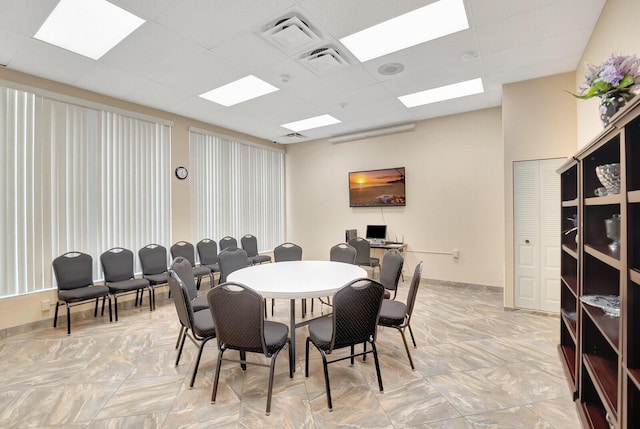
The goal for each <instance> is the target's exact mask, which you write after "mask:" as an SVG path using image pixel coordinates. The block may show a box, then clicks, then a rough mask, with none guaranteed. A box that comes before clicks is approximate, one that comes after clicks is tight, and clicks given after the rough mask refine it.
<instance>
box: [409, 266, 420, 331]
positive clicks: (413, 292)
mask: <svg viewBox="0 0 640 429" xmlns="http://www.w3.org/2000/svg"><path fill="white" fill-rule="evenodd" d="M422 265H423V262H422V261H420V262H419V263H418V265H416V268H415V270H413V277H412V278H411V285H409V292H408V294H407V303H406V304H405V306H406V307H407V321H409V320H411V313H413V307H414V305H415V303H416V296H417V295H418V287H419V286H420V279H421V278H422Z"/></svg>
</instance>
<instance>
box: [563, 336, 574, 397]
mask: <svg viewBox="0 0 640 429" xmlns="http://www.w3.org/2000/svg"><path fill="white" fill-rule="evenodd" d="M558 354H559V355H560V362H561V363H562V369H563V370H564V374H565V377H566V379H567V382H568V383H569V389H570V390H571V391H572V392H576V391H577V384H576V349H575V347H570V346H567V345H563V344H559V345H558ZM574 399H575V398H574Z"/></svg>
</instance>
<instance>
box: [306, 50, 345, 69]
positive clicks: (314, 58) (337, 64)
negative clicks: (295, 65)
mask: <svg viewBox="0 0 640 429" xmlns="http://www.w3.org/2000/svg"><path fill="white" fill-rule="evenodd" d="M300 61H301V62H302V64H304V65H305V66H307V67H308V68H309V69H311V71H313V72H315V73H317V74H324V73H327V72H330V71H334V70H337V69H340V68H343V67H346V66H348V65H349V63H348V62H347V60H345V59H344V57H343V56H342V55H340V53H339V52H338V51H337V50H336V49H335V48H332V47H324V48H320V49H316V50H314V51H312V52H310V53H309V54H307V55H305V56H303V57H302V59H301V60H300Z"/></svg>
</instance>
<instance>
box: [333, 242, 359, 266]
mask: <svg viewBox="0 0 640 429" xmlns="http://www.w3.org/2000/svg"><path fill="white" fill-rule="evenodd" d="M356 253H357V251H356V249H355V248H354V247H353V246H351V245H349V244H347V243H338V244H336V245H335V246H333V247H332V248H331V250H330V251H329V260H330V261H334V262H344V263H345V264H355V263H356Z"/></svg>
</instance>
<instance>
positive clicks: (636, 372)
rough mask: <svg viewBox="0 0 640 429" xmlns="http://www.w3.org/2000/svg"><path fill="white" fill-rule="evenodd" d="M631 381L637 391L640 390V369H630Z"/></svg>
mask: <svg viewBox="0 0 640 429" xmlns="http://www.w3.org/2000/svg"><path fill="white" fill-rule="evenodd" d="M628 373H629V380H631V382H633V384H635V387H636V389H639V390H640V369H629V370H628Z"/></svg>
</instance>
